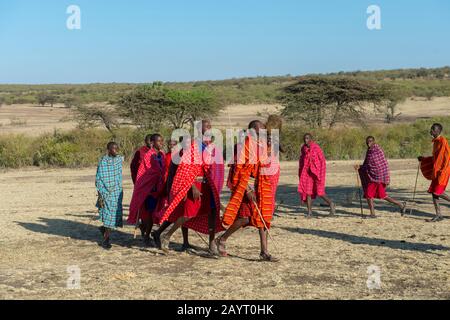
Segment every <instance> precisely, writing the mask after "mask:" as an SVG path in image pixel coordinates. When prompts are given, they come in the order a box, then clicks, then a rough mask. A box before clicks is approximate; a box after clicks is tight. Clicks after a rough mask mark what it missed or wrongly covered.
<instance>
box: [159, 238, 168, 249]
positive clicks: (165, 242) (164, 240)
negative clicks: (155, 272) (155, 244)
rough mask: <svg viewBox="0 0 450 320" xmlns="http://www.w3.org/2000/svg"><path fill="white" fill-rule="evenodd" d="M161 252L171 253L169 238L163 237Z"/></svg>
mask: <svg viewBox="0 0 450 320" xmlns="http://www.w3.org/2000/svg"><path fill="white" fill-rule="evenodd" d="M160 239H161V250H162V251H164V252H169V243H170V241H169V239H167V237H165V236H162V237H161V238H160Z"/></svg>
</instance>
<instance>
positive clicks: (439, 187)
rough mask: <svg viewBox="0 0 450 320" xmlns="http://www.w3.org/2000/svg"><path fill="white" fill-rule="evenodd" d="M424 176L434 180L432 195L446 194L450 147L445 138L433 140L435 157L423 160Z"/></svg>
mask: <svg viewBox="0 0 450 320" xmlns="http://www.w3.org/2000/svg"><path fill="white" fill-rule="evenodd" d="M420 167H421V170H422V174H423V176H424V177H425V178H426V179H428V180H432V183H431V186H430V190H429V192H430V193H436V194H438V195H439V194H442V193H444V191H445V189H446V187H447V185H448V182H449V177H450V147H449V145H448V141H447V139H446V138H445V137H443V136H439V137H437V138H436V139H434V140H433V156H432V157H427V158H423V160H422V162H421V165H420Z"/></svg>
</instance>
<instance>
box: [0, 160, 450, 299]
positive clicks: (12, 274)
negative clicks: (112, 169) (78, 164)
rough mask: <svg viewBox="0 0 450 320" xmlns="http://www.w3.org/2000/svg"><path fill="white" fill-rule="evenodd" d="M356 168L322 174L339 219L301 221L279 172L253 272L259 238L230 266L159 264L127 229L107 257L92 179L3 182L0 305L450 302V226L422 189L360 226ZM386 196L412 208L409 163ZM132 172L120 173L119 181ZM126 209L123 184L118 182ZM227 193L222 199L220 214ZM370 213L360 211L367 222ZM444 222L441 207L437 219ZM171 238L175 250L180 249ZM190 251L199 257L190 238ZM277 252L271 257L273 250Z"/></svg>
mask: <svg viewBox="0 0 450 320" xmlns="http://www.w3.org/2000/svg"><path fill="white" fill-rule="evenodd" d="M353 163H354V162H330V163H329V172H328V186H329V187H328V191H329V193H330V195H331V196H332V197H333V198H334V199H336V201H337V202H338V218H328V217H327V210H326V208H323V207H319V206H318V203H317V204H316V213H317V214H319V219H312V220H308V219H306V218H305V217H304V216H303V214H304V212H305V210H304V208H301V207H300V206H299V204H298V196H297V192H296V183H297V178H296V170H297V169H296V166H297V164H296V163H295V162H287V163H283V166H282V170H283V172H282V177H281V181H280V188H279V193H278V202H279V206H278V210H277V214H278V215H280V216H279V217H276V218H275V221H274V223H273V229H272V232H273V235H274V237H275V239H276V241H277V243H278V247H279V251H278V252H275V251H274V250H273V253H274V254H276V255H277V256H279V257H280V258H281V262H279V263H277V264H266V263H261V262H256V261H255V260H256V259H257V256H258V252H259V248H258V236H257V233H256V231H255V230H253V229H246V230H244V231H241V232H239V233H238V234H237V235H236V236H235V237H233V238H230V240H229V244H228V249H229V252H230V253H231V254H232V255H233V256H232V257H230V258H225V259H219V260H211V259H207V258H204V257H201V256H197V255H190V254H185V253H179V252H176V251H172V252H171V253H170V254H169V255H162V254H161V253H160V252H159V251H158V250H155V249H145V248H143V247H142V245H141V242H140V241H139V240H133V239H132V231H133V228H132V227H126V228H124V229H122V230H120V232H117V233H115V234H114V236H113V248H112V250H111V251H110V252H105V251H103V250H102V249H101V248H100V247H99V246H98V245H97V241H98V240H99V233H98V231H97V230H96V226H98V223H97V222H91V217H92V216H94V215H95V208H94V201H95V189H94V186H93V181H94V175H95V168H90V169H82V170H67V169H55V170H39V169H25V170H8V171H3V172H1V173H0V194H2V206H1V208H0V219H1V221H2V222H1V225H0V232H1V234H2V236H1V238H0V298H3V299H5V298H14V299H18V298H20V299H32V298H37V299H69V298H74V299H81V298H84V299H111V298H117V299H131V298H138V299H139V298H144V299H241V298H242V299H363V298H368V299H379V298H387V299H421V298H424V299H449V298H450V252H449V250H450V228H449V227H450V220H449V219H446V220H445V221H443V222H442V223H439V224H432V223H427V222H426V219H429V218H430V217H431V216H432V213H433V207H432V204H431V199H430V198H429V195H427V194H426V193H425V192H424V191H425V190H426V188H427V184H428V183H427V181H425V180H423V179H421V180H420V182H419V188H418V190H420V192H419V195H418V201H417V203H418V207H417V209H416V210H415V211H414V213H413V215H412V216H408V217H403V218H402V217H400V215H399V214H398V213H397V212H395V210H394V209H393V208H391V207H390V206H388V205H386V204H384V203H378V204H377V208H378V213H379V218H378V219H376V220H363V219H361V217H360V215H359V206H358V203H357V202H355V201H352V200H353V199H352V194H353V193H354V184H355V180H356V178H355V175H354V173H353V172H352V169H351V165H352V164H353ZM391 168H392V186H391V187H392V189H391V195H392V196H394V197H399V198H402V199H408V198H410V197H411V192H412V187H413V185H414V179H415V173H416V172H415V168H416V163H415V161H414V160H398V161H397V160H396V161H392V162H391ZM127 171H128V170H127ZM124 187H125V201H124V203H125V204H127V203H128V201H129V199H130V193H131V181H130V178H129V175H128V172H127V173H126V179H125V184H124ZM227 196H228V194H227V193H224V200H223V201H224V202H226V197H227ZM366 213H367V211H366ZM443 213H444V214H445V215H446V216H447V217H448V216H449V206H446V207H444V208H443ZM180 241H181V237H180V234H178V233H177V234H176V237H175V238H174V243H173V248H174V249H178V248H179V247H180ZM191 242H192V243H193V244H195V245H197V246H200V247H203V243H202V241H201V240H200V239H199V238H198V237H197V236H196V235H195V234H194V233H191ZM272 248H273V246H272ZM71 265H78V266H79V267H80V268H81V289H79V290H69V289H66V281H67V278H68V273H67V267H68V266H71ZM371 265H377V266H379V267H380V268H381V272H382V275H381V280H382V289H381V290H369V289H367V287H366V280H367V268H368V267H369V266H371Z"/></svg>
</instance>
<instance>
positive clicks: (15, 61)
mask: <svg viewBox="0 0 450 320" xmlns="http://www.w3.org/2000/svg"><path fill="white" fill-rule="evenodd" d="M71 4H76V5H78V6H79V7H80V8H81V30H68V29H67V28H66V20H67V18H68V16H69V15H68V14H66V8H67V7H68V6H69V5H71ZM371 4H377V5H379V6H380V7H381V19H382V29H381V30H379V31H370V30H368V29H367V27H366V19H367V17H368V15H367V14H366V9H367V7H368V6H369V5H371ZM444 65H450V1H448V0H428V1H425V0H424V1H411V0H409V1H407V0H368V1H366V0H314V1H313V0H310V1H302V0H158V1H155V0H146V1H144V0H141V1H139V0H127V1H124V0H109V1H107V0H71V1H66V0H39V1H31V0H29V1H25V0H0V83H90V82H150V81H155V80H161V81H189V80H207V79H212V80H214V79H225V78H232V77H243V76H258V75H284V74H292V75H299V74H305V73H324V72H335V71H349V70H375V69H393V68H406V67H437V66H444Z"/></svg>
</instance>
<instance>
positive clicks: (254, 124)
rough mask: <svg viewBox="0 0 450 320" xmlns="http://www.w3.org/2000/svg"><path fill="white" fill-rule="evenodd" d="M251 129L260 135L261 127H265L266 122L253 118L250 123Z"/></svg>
mask: <svg viewBox="0 0 450 320" xmlns="http://www.w3.org/2000/svg"><path fill="white" fill-rule="evenodd" d="M248 128H249V129H253V130H255V132H256V135H257V136H259V131H260V130H261V129H265V126H264V123H262V122H261V121H259V120H253V121H251V122H250V123H249V124H248Z"/></svg>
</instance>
